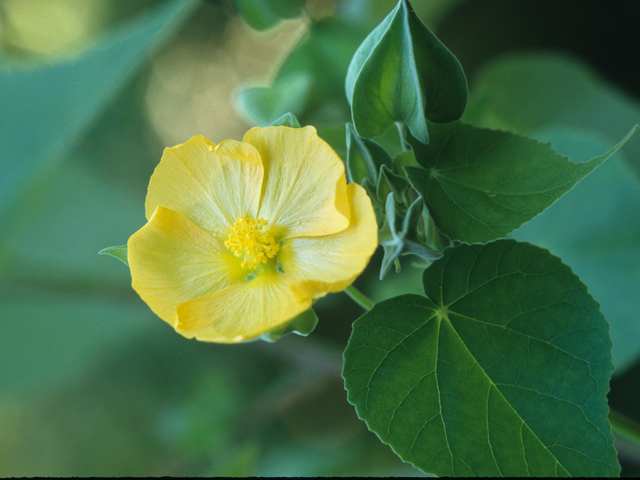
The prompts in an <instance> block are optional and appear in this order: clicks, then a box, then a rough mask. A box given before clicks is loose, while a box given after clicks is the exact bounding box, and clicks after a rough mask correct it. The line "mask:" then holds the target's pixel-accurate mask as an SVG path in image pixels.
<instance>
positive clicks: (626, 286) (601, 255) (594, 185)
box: [512, 127, 640, 375]
mask: <svg viewBox="0 0 640 480" xmlns="http://www.w3.org/2000/svg"><path fill="white" fill-rule="evenodd" d="M534 134H535V135H536V136H538V137H541V138H545V139H547V140H549V141H551V142H552V144H553V146H554V148H556V149H558V151H560V152H562V153H564V154H567V155H569V156H570V157H571V158H575V159H576V160H578V161H584V160H586V159H588V158H590V157H591V156H592V155H593V154H594V153H595V152H598V151H602V149H603V148H605V147H604V145H606V144H607V143H608V142H607V140H605V139H603V138H598V136H597V135H594V133H593V132H580V131H579V130H567V129H558V128H557V127H555V128H553V129H552V130H551V131H547V132H546V133H544V132H542V131H539V132H537V133H534ZM512 235H513V236H514V237H515V238H516V239H518V240H522V241H528V242H532V243H535V244H537V245H540V246H541V247H544V248H548V249H549V250H550V251H551V252H552V253H554V254H555V255H559V256H560V257H561V258H562V259H563V261H564V262H565V263H567V264H568V265H571V268H572V269H573V271H574V272H575V273H576V274H578V275H579V276H580V279H581V280H582V281H583V282H584V283H586V284H587V285H588V286H589V292H590V293H591V294H593V296H594V297H595V298H597V299H598V302H599V303H600V309H601V311H602V313H603V314H604V315H605V317H606V318H607V320H608V321H609V323H610V324H611V339H612V341H613V364H614V365H615V367H616V370H615V374H616V375H619V374H620V373H622V372H623V370H624V369H625V368H626V367H628V366H630V365H631V364H632V363H633V362H634V361H635V360H636V359H637V358H638V355H639V354H640V345H639V344H638V338H640V322H638V311H640V298H639V297H638V292H639V291H640V276H639V275H638V272H640V185H638V183H637V182H636V181H635V179H634V178H633V175H632V174H631V172H630V169H629V168H628V165H627V164H626V163H625V161H624V159H623V158H622V157H621V154H620V153H618V154H616V155H615V156H614V157H613V158H611V159H610V160H608V161H607V162H606V163H605V164H604V165H602V166H601V167H600V168H598V169H597V170H596V171H595V172H593V173H592V174H591V175H589V176H588V177H587V178H585V179H584V181H582V182H580V183H579V184H578V185H576V187H575V188H574V189H573V190H571V191H570V192H569V193H567V194H566V195H565V197H564V198H563V199H562V201H560V202H557V203H556V204H554V205H552V206H551V207H550V208H549V209H547V210H545V211H544V212H543V213H542V214H540V215H539V216H538V217H536V218H534V219H533V220H532V221H531V222H529V223H526V224H525V225H523V226H522V227H520V228H519V229H518V230H516V231H514V232H513V233H512Z"/></svg>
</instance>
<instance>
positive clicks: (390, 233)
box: [378, 193, 442, 280]
mask: <svg viewBox="0 0 640 480" xmlns="http://www.w3.org/2000/svg"><path fill="white" fill-rule="evenodd" d="M393 197H394V195H393V193H389V195H388V196H387V200H386V204H385V213H386V218H385V221H384V224H383V225H382V228H381V229H380V231H379V232H378V239H379V242H380V245H382V248H383V249H384V258H383V259H382V266H381V268H380V280H382V279H384V277H385V276H386V275H387V274H388V273H389V271H390V270H391V266H392V265H393V264H395V265H396V272H399V271H400V264H399V263H398V257H399V256H400V255H417V256H418V257H420V258H422V259H423V260H427V261H431V260H436V259H438V258H440V257H442V253H440V252H438V251H436V250H433V249H431V248H429V247H427V246H426V245H424V243H422V242H421V241H420V238H419V235H418V228H419V224H420V219H421V217H422V213H423V211H424V201H423V200H422V198H420V197H418V198H417V199H416V200H415V201H414V202H413V203H412V204H411V205H410V206H409V208H408V209H407V211H406V212H405V214H404V215H399V214H398V213H397V212H396V208H397V207H398V206H397V204H396V202H395V201H394V199H393Z"/></svg>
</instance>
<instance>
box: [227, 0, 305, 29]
mask: <svg viewBox="0 0 640 480" xmlns="http://www.w3.org/2000/svg"><path fill="white" fill-rule="evenodd" d="M233 2H234V4H235V6H236V8H237V9H238V11H239V13H240V15H242V17H243V18H244V19H245V21H246V22H247V23H248V24H249V25H251V27H253V28H255V29H256V30H266V29H267V28H270V27H273V26H274V25H275V24H276V23H278V22H279V21H280V20H282V19H284V18H293V17H297V16H298V15H300V13H301V10H302V8H303V6H304V3H305V0H233Z"/></svg>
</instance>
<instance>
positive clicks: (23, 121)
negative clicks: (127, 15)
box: [0, 0, 197, 263]
mask: <svg viewBox="0 0 640 480" xmlns="http://www.w3.org/2000/svg"><path fill="white" fill-rule="evenodd" d="M196 4H197V2H195V0H190V1H186V2H184V1H180V0H174V1H169V2H164V3H162V4H160V5H159V6H158V7H156V8H153V9H150V10H149V12H147V14H145V15H140V16H139V17H138V18H137V19H136V20H135V21H133V22H131V23H130V24H128V25H124V26H122V27H120V28H118V29H114V30H113V31H111V32H109V33H108V34H107V35H105V36H104V37H103V38H102V39H101V41H99V42H97V43H96V46H95V47H94V48H93V49H91V50H89V51H87V52H85V53H83V54H82V55H81V56H80V57H78V58H76V59H72V60H69V61H66V62H64V63H60V64H56V65H53V66H45V67H41V68H39V69H36V70H24V71H23V70H10V69H8V68H7V67H3V66H2V65H0V117H1V118H10V119H11V121H10V122H4V123H5V124H4V125H3V127H2V128H0V145H2V149H1V150H0V224H2V228H1V229H0V244H3V245H0V257H2V256H3V255H6V252H5V251H3V250H6V248H7V245H6V243H7V242H8V241H9V239H8V237H10V236H11V235H15V231H16V230H17V229H18V228H20V227H21V226H22V225H23V224H24V222H25V219H26V218H27V217H28V215H29V213H30V210H31V209H32V208H33V204H34V202H35V200H34V199H37V198H39V192H40V190H42V188H43V186H44V185H45V184H46V182H47V180H48V178H49V177H50V176H51V173H52V171H54V170H55V168H57V166H58V163H59V162H60V160H61V159H62V156H63V155H64V154H65V153H66V152H67V151H68V150H69V149H70V148H71V147H72V146H73V144H74V142H76V141H77V140H78V138H79V137H80V135H81V134H82V132H83V131H85V130H86V129H87V128H88V127H89V126H90V125H91V123H92V122H94V121H95V120H96V118H97V116H98V114H99V113H100V111H101V110H103V109H104V107H105V106H106V105H107V104H108V102H109V100H110V99H111V98H112V97H113V96H114V95H115V94H116V92H117V91H118V88H119V87H121V86H122V85H123V84H124V83H126V81H127V80H129V79H130V78H131V76H132V75H133V73H134V72H135V71H136V68H137V67H138V66H139V65H141V64H142V62H141V60H143V59H145V58H147V57H148V55H149V53H150V51H151V50H152V49H153V48H155V47H157V46H158V45H159V44H160V43H161V41H162V40H164V39H166V37H167V36H168V35H169V34H171V33H172V32H174V31H175V29H176V28H177V27H178V26H179V25H180V23H181V22H182V21H183V20H184V19H185V18H186V17H187V16H188V14H189V13H190V12H191V11H192V8H193V7H195V5H196ZM0 260H2V258H0ZM0 263H2V262H0Z"/></svg>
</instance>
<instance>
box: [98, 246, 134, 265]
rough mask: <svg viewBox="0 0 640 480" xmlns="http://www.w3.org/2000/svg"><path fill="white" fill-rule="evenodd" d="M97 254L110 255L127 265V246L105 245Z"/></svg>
mask: <svg viewBox="0 0 640 480" xmlns="http://www.w3.org/2000/svg"><path fill="white" fill-rule="evenodd" d="M98 254H99V255H111V256H112V257H114V258H117V259H118V260H120V261H121V262H122V263H124V264H125V265H126V266H129V258H128V257H127V246H126V245H120V246H118V247H107V248H104V249H102V250H100V251H99V252H98Z"/></svg>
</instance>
